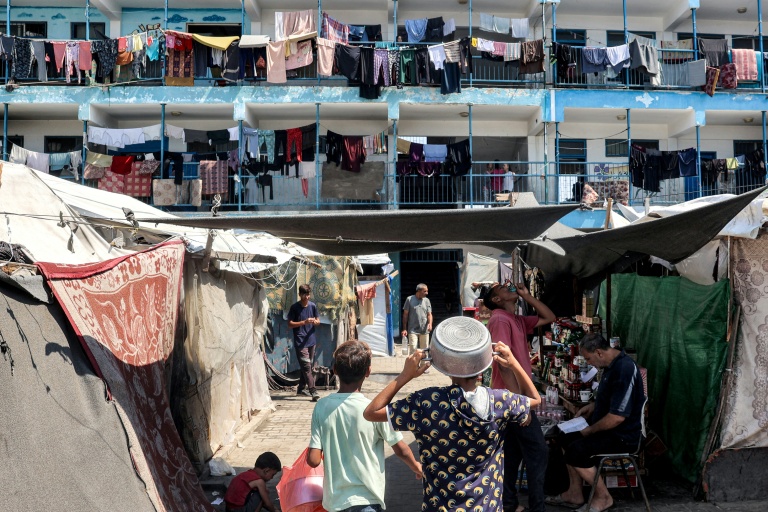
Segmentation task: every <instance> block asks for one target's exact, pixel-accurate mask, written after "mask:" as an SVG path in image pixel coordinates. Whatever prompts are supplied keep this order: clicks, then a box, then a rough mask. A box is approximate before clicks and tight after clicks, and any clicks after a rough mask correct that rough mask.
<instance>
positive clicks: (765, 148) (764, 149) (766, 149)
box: [760, 38, 768, 169]
mask: <svg viewBox="0 0 768 512" xmlns="http://www.w3.org/2000/svg"><path fill="white" fill-rule="evenodd" d="M761 39H762V38H761ZM760 114H761V117H762V118H763V166H765V162H766V161H768V159H767V158H766V153H768V148H767V147H766V138H765V110H763V111H762V112H760ZM766 168H767V169H768V167H766Z"/></svg>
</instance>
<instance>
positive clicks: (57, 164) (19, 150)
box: [8, 142, 83, 179]
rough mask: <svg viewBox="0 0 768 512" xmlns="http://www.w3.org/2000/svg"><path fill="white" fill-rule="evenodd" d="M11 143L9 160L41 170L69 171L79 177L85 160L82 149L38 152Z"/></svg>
mask: <svg viewBox="0 0 768 512" xmlns="http://www.w3.org/2000/svg"><path fill="white" fill-rule="evenodd" d="M9 144H11V150H10V152H9V154H8V161H9V162H11V163H14V164H22V165H26V166H27V167H31V168H32V169H35V170H37V171H40V172H45V173H51V172H54V173H55V172H68V173H70V174H73V175H74V177H75V179H78V177H79V171H80V168H81V165H80V164H81V163H82V161H83V153H82V151H79V150H78V151H70V152H68V153H38V152H37V151H29V150H28V149H24V148H23V147H21V146H18V145H16V144H13V143H12V142H9Z"/></svg>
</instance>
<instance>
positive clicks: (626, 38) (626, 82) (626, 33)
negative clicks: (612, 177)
mask: <svg viewBox="0 0 768 512" xmlns="http://www.w3.org/2000/svg"><path fill="white" fill-rule="evenodd" d="M622 9H623V11H622V12H623V15H624V44H627V43H628V42H629V31H628V30H627V0H623V1H622ZM624 85H626V86H627V87H629V71H628V70H627V71H625V72H624ZM627 124H629V117H627ZM630 181H631V180H630ZM629 197H630V198H631V197H632V196H629Z"/></svg>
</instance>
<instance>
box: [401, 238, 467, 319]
mask: <svg viewBox="0 0 768 512" xmlns="http://www.w3.org/2000/svg"><path fill="white" fill-rule="evenodd" d="M462 261H463V252H462V250H461V249H437V250H436V249H425V250H419V251H406V252H403V253H401V255H400V275H401V280H400V315H401V317H402V310H403V305H404V304H405V300H406V299H407V298H408V296H410V295H413V294H414V293H416V285H418V284H419V283H424V284H426V285H427V287H428V288H429V295H428V298H429V302H430V303H431V304H432V317H433V322H434V325H433V326H432V329H433V330H434V329H435V328H436V327H437V325H438V324H439V323H440V322H441V321H443V320H445V319H446V318H449V317H452V316H459V315H461V303H460V301H459V284H460V282H459V267H460V265H461V263H462Z"/></svg>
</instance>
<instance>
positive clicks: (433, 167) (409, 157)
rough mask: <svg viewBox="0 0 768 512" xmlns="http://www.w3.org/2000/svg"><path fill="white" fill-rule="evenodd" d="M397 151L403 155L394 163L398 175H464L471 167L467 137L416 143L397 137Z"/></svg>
mask: <svg viewBox="0 0 768 512" xmlns="http://www.w3.org/2000/svg"><path fill="white" fill-rule="evenodd" d="M397 152H398V153H401V154H402V155H403V156H402V158H398V161H397V164H396V166H397V169H396V170H397V175H398V176H408V175H419V176H425V177H432V176H439V175H441V174H446V175H450V176H464V175H465V174H467V173H468V172H469V171H470V169H471V168H472V155H471V154H470V152H469V139H466V140H463V141H460V142H455V143H453V144H418V143H415V142H410V141H408V140H405V139H401V138H398V139H397Z"/></svg>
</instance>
